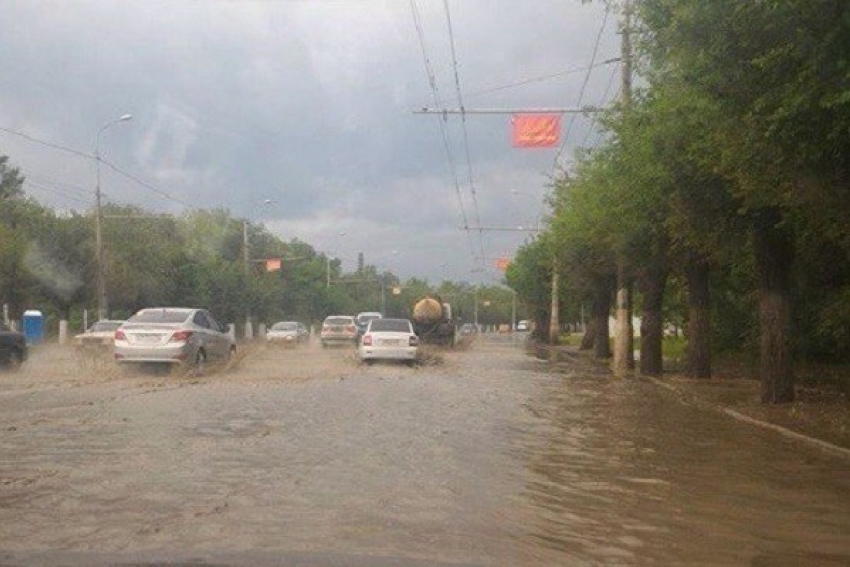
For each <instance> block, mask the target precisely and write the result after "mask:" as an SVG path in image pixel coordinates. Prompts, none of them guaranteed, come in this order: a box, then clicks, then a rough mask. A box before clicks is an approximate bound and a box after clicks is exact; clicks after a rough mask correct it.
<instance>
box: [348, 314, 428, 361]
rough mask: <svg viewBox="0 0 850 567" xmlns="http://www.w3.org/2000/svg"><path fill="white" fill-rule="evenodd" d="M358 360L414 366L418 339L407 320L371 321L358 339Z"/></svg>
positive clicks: (417, 352)
mask: <svg viewBox="0 0 850 567" xmlns="http://www.w3.org/2000/svg"><path fill="white" fill-rule="evenodd" d="M357 352H358V355H359V356H360V360H362V361H363V362H365V363H366V364H371V363H373V362H375V361H376V360H397V361H402V362H407V363H408V364H414V363H415V362H416V359H417V356H418V354H419V337H417V336H416V334H415V333H414V332H413V325H412V324H411V323H410V321H408V320H407V319H373V320H372V321H369V326H368V327H366V332H365V333H364V334H363V337H362V338H361V339H360V346H359V347H358V349H357Z"/></svg>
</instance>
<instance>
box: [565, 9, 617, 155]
mask: <svg viewBox="0 0 850 567" xmlns="http://www.w3.org/2000/svg"><path fill="white" fill-rule="evenodd" d="M609 13H610V11H609V10H608V9H607V8H606V9H605V15H604V16H602V24H601V25H600V26H599V32H598V33H597V34H596V43H594V45H593V53H592V54H591V55H590V64H589V65H588V66H587V73H586V74H585V75H584V81H583V82H582V84H581V89H580V90H579V93H578V103H577V105H578V106H581V103H582V102H583V101H584V92H585V90H586V89H587V83H588V82H589V81H590V75H591V74H592V73H593V68H594V66H595V63H596V54H597V53H598V52H599V44H600V43H601V42H602V34H603V33H604V32H605V26H606V24H607V23H608V14H609ZM575 119H576V117H575V114H574V115H572V116H571V117H570V122H569V124H568V125H567V129H566V131H565V132H564V138H563V140H562V141H561V147H560V148H558V153H557V154H556V155H555V163H554V167H556V168H557V166H558V161H559V160H560V159H561V155H562V154H563V153H564V149H565V148H566V146H567V140H569V138H570V133H571V132H572V129H573V124H574V123H575Z"/></svg>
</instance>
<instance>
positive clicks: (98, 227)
mask: <svg viewBox="0 0 850 567" xmlns="http://www.w3.org/2000/svg"><path fill="white" fill-rule="evenodd" d="M132 119H133V116H132V115H131V114H124V115H123V116H121V117H119V118H116V119H115V120H110V121H109V122H107V123H106V124H104V125H103V126H102V127H101V128H100V130H98V131H97V135H96V136H95V138H94V169H95V185H94V206H95V212H94V247H95V269H96V270H97V274H96V277H95V279H96V280H97V281H96V284H97V318H98V320H101V319H106V317H107V316H108V314H109V296H108V295H107V293H106V260H105V255H104V252H103V207H102V204H103V201H102V198H101V192H100V161H101V160H100V136H101V135H102V134H103V133H104V132H105V131H106V130H108V129H109V128H110V127H112V126H114V125H115V124H118V123H119V122H127V121H128V120H132Z"/></svg>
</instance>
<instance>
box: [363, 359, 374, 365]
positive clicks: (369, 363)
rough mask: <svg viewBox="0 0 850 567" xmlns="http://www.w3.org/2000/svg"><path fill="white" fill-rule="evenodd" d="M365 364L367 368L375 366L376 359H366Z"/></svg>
mask: <svg viewBox="0 0 850 567" xmlns="http://www.w3.org/2000/svg"><path fill="white" fill-rule="evenodd" d="M363 364H365V365H366V366H372V365H373V364H375V359H374V358H364V359H363Z"/></svg>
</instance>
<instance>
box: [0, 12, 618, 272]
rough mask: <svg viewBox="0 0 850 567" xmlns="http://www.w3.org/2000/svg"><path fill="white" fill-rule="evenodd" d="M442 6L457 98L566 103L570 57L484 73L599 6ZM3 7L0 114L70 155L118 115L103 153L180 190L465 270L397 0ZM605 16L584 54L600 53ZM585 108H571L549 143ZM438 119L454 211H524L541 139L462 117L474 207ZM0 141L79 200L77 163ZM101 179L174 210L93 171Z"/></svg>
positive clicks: (400, 268)
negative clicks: (525, 143) (121, 120)
mask: <svg viewBox="0 0 850 567" xmlns="http://www.w3.org/2000/svg"><path fill="white" fill-rule="evenodd" d="M418 5H419V7H420V10H421V12H422V24H423V27H424V30H425V34H426V41H427V45H428V53H429V57H430V59H431V62H432V63H433V65H434V69H435V72H436V75H437V81H438V84H439V88H440V94H441V96H442V98H443V99H444V100H445V101H446V104H447V105H450V106H451V105H456V104H457V101H456V100H454V99H455V98H456V97H455V89H454V83H453V70H452V66H451V58H450V52H449V41H448V35H447V33H446V21H445V14H444V12H443V8H442V6H443V3H442V1H432V0H420V1H419V2H418ZM450 5H451V7H452V18H453V22H452V23H453V26H454V31H455V40H456V47H457V54H458V61H459V73H460V77H461V81H462V84H463V87H464V93H465V94H466V101H465V102H466V104H467V106H469V107H475V106H494V107H505V106H520V107H528V106H535V107H536V106H573V105H575V104H576V102H577V97H578V93H579V89H580V86H581V83H582V80H583V78H584V73H583V72H580V71H574V72H572V73H566V74H563V75H562V76H558V77H553V78H550V79H548V80H545V81H538V82H530V83H528V84H526V85H524V86H522V87H518V88H510V89H501V90H495V91H492V90H491V89H492V88H493V87H498V86H500V85H505V84H508V83H512V82H516V81H519V80H523V79H530V78H533V77H536V76H540V75H547V74H552V73H559V72H564V71H568V70H570V69H574V68H577V67H581V66H584V65H586V64H587V63H588V61H589V59H590V54H591V51H592V48H593V44H594V41H595V37H596V33H597V31H598V29H599V26H600V23H601V21H602V16H601V15H602V12H603V7H602V6H601V5H600V4H598V3H596V4H592V5H585V4H582V3H581V2H579V1H578V0H576V1H573V2H571V1H556V0H529V1H527V2H515V1H513V0H486V1H485V0H463V1H461V0H455V1H453V2H450ZM3 14H4V17H3V18H2V20H1V21H0V51H2V53H3V57H2V59H0V77H2V78H0V125H2V126H4V127H13V128H18V129H20V130H24V131H27V132H28V133H31V134H33V135H38V136H40V137H44V138H46V139H49V140H52V141H56V142H60V143H63V144H67V145H70V146H74V147H78V148H82V149H85V150H88V151H90V150H91V149H92V147H93V143H94V135H95V132H96V131H97V129H98V128H99V127H100V126H101V125H103V124H104V123H106V122H107V121H108V120H110V119H113V118H115V117H117V116H120V115H122V114H124V113H132V114H133V115H134V119H133V121H132V122H130V123H126V124H120V125H116V126H115V127H113V128H111V129H110V130H109V131H108V132H107V133H106V134H105V136H104V139H103V143H102V150H103V154H104V155H105V156H107V157H108V159H110V160H112V161H114V162H116V163H118V164H121V165H122V166H124V167H126V168H127V169H129V170H131V171H133V172H134V173H136V174H138V175H139V176H140V177H142V178H143V179H145V180H147V181H149V182H150V183H152V184H154V185H155V186H157V187H158V188H159V189H161V190H163V191H166V192H168V193H170V194H172V195H174V196H176V197H178V198H179V199H181V200H184V201H186V202H189V203H191V204H192V205H193V206H224V207H227V208H229V209H231V210H232V211H233V213H234V214H236V215H246V216H250V217H251V218H253V219H254V220H257V221H263V222H265V224H266V225H267V226H268V227H269V228H270V229H273V230H275V231H276V232H277V233H279V234H280V235H281V236H283V237H285V238H289V237H299V238H301V239H302V240H306V241H308V242H310V243H313V244H315V245H317V246H318V247H319V248H321V249H328V250H332V251H333V252H334V253H336V254H339V255H341V256H342V255H345V256H347V257H354V256H356V252H357V251H359V250H362V251H364V252H366V255H367V259H369V258H379V259H381V260H380V261H383V262H387V263H388V265H387V266H386V267H388V268H390V269H393V270H395V271H397V272H399V273H401V274H402V275H406V276H407V275H418V276H422V277H429V278H431V279H435V280H436V279H440V278H441V277H443V276H449V277H454V278H461V279H480V278H481V277H484V276H483V275H482V273H481V272H475V273H471V272H470V270H471V269H472V268H474V267H475V266H476V264H475V263H474V262H473V261H472V258H471V253H470V248H475V249H480V243H479V242H478V233H475V234H474V235H473V238H472V243H470V240H469V239H468V238H467V236H466V235H465V234H464V232H463V231H461V230H459V228H460V227H461V226H462V225H463V220H462V214H461V209H460V206H459V201H458V196H457V194H456V190H455V186H454V180H453V178H452V177H451V175H450V173H449V167H448V163H447V160H446V157H445V154H444V151H443V147H442V142H441V138H440V131H439V127H438V125H439V123H438V120H440V118H438V117H434V116H421V115H414V114H412V112H411V110H412V109H414V108H419V107H421V106H423V105H426V104H431V93H430V90H429V88H428V81H427V78H426V76H425V72H424V68H423V64H422V56H421V53H420V50H419V44H418V40H417V36H416V33H415V27H414V25H413V19H412V17H411V12H410V6H409V3H408V2H405V1H400V0H385V1H377V0H361V1H358V0H350V1H318V2H317V1H310V0H303V1H281V2H275V1H256V2H255V1H239V2H229V1H216V0H169V1H164V0H163V1H147V2H132V1H129V0H128V1H122V0H101V1H96V0H90V1H74V0H69V1H67V2H55V1H46V0H44V1H42V0H18V1H6V2H4V3H3ZM615 24H616V18H615V17H614V16H612V17H611V18H610V19H609V22H608V26H607V31H606V33H605V34H604V38H603V42H602V44H601V46H600V49H599V54H598V57H597V60H598V61H601V60H604V59H606V58H609V57H612V56H614V57H615V56H616V54H617V48H616V41H617V39H616V35H615V33H614V32H615V28H616V25H615ZM612 70H613V69H612V68H611V66H608V67H601V68H599V69H597V70H596V71H595V72H594V73H593V74H592V76H591V79H592V80H591V81H590V82H589V84H588V87H587V93H586V96H585V102H586V103H600V102H601V99H602V93H603V91H604V89H605V86H606V84H607V83H608V80H609V77H610V72H611V71H612ZM485 91H487V92H485ZM612 94H613V93H612ZM569 120H570V119H569V117H565V121H564V122H565V127H566V124H567V123H568V122H569ZM588 124H589V122H588V119H587V118H586V117H578V118H577V119H576V120H575V124H574V128H573V132H572V136H571V141H570V142H569V143H568V144H567V148H566V155H569V150H570V149H571V147H572V145H573V143H575V142H576V141H579V142H580V141H581V140H582V139H583V138H584V137H585V135H586V133H587V128H588ZM447 126H448V128H449V132H450V136H451V145H452V151H453V155H454V158H455V161H456V165H457V172H458V175H459V178H460V183H461V190H462V197H461V199H462V201H463V205H464V209H465V211H466V213H467V219H468V222H469V224H470V225H474V224H475V223H476V222H477V219H478V218H480V220H481V222H482V224H483V225H487V226H519V225H524V226H530V225H534V224H536V223H537V222H538V218H539V216H540V212H541V207H540V203H541V198H542V196H543V195H544V193H545V184H546V183H547V175H548V174H550V173H551V171H552V168H553V160H554V157H555V150H516V149H514V148H511V147H510V142H509V117H506V116H482V115H476V116H472V115H470V116H469V117H468V119H467V127H468V134H469V141H470V146H469V147H470V155H471V158H472V166H473V172H474V180H475V187H476V191H477V202H478V203H477V204H478V208H477V214H476V209H475V208H474V203H473V199H472V196H471V193H470V190H469V182H468V177H467V168H466V163H465V161H464V151H463V146H462V144H461V142H462V131H461V129H460V121H459V119H458V118H457V117H451V118H449V121H448V123H447ZM591 139H592V138H591ZM0 144H1V145H0V153H6V154H10V155H11V157H12V159H13V161H15V162H16V163H19V164H20V165H22V166H23V167H24V169H25V170H26V171H27V172H32V174H33V178H35V176H36V175H38V176H41V177H40V179H41V180H42V183H44V182H45V181H43V180H45V179H47V180H49V179H53V180H57V182H58V181H61V182H62V183H64V184H65V185H61V186H60V185H56V186H55V187H54V188H57V187H58V188H59V189H60V192H61V193H63V194H64V195H65V196H63V195H60V194H56V193H55V192H54V193H47V192H44V193H37V192H36V190H34V189H33V193H34V194H36V195H37V196H38V197H39V198H40V199H42V200H44V201H46V202H49V203H52V204H54V205H56V206H60V207H76V208H80V207H81V206H82V207H84V206H85V204H84V203H85V201H86V198H87V195H86V194H85V188H86V187H91V185H92V168H91V163H89V162H87V161H86V160H82V159H79V158H76V157H73V156H68V155H65V154H59V153H57V152H55V151H53V150H47V149H44V148H39V147H34V146H32V145H31V144H29V143H27V142H24V141H22V140H20V139H19V138H15V137H13V136H9V135H6V134H0ZM69 184H70V185H73V186H74V187H77V188H78V189H77V190H76V192H74V193H73V194H74V195H75V196H76V197H77V200H72V199H71V198H70V197H69V196H68V195H70V194H71V193H70V191H71V189H68V185H69ZM80 188H81V189H82V191H81V190H80ZM104 190H105V192H106V193H107V194H108V195H109V197H110V198H111V199H113V200H115V201H118V202H128V203H143V204H145V205H146V206H148V207H151V208H155V209H157V210H168V211H172V212H177V211H179V210H180V209H181V208H182V205H180V204H178V203H176V202H171V201H168V200H165V199H162V198H161V197H159V196H157V195H155V194H153V193H151V192H149V191H146V190H144V189H142V188H140V187H138V186H137V185H134V184H132V183H130V182H128V181H127V180H125V179H122V178H120V177H119V176H116V175H114V174H112V173H110V172H105V176H104ZM88 197H90V196H88ZM80 198H82V200H83V203H82V204H81V203H80V201H79V199H80ZM265 199H273V200H274V201H275V202H274V204H273V205H271V206H262V205H261V203H262V202H263V201H264V200H265ZM341 232H345V235H343V236H340V233H341ZM525 238H527V235H526V234H523V233H515V234H512V233H485V235H484V237H483V244H484V248H485V254H486V255H488V256H489V255H510V254H512V253H513V251H514V250H515V248H516V246H517V245H519V244H521V243H522V242H523V241H524V239H525ZM447 250H448V251H451V260H450V261H447V260H446V258H445V256H446V251H447ZM377 261H379V260H376V262H377ZM444 264H445V265H444ZM488 270H489V268H488ZM493 275H494V274H492V273H489V275H488V277H490V276H493Z"/></svg>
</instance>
